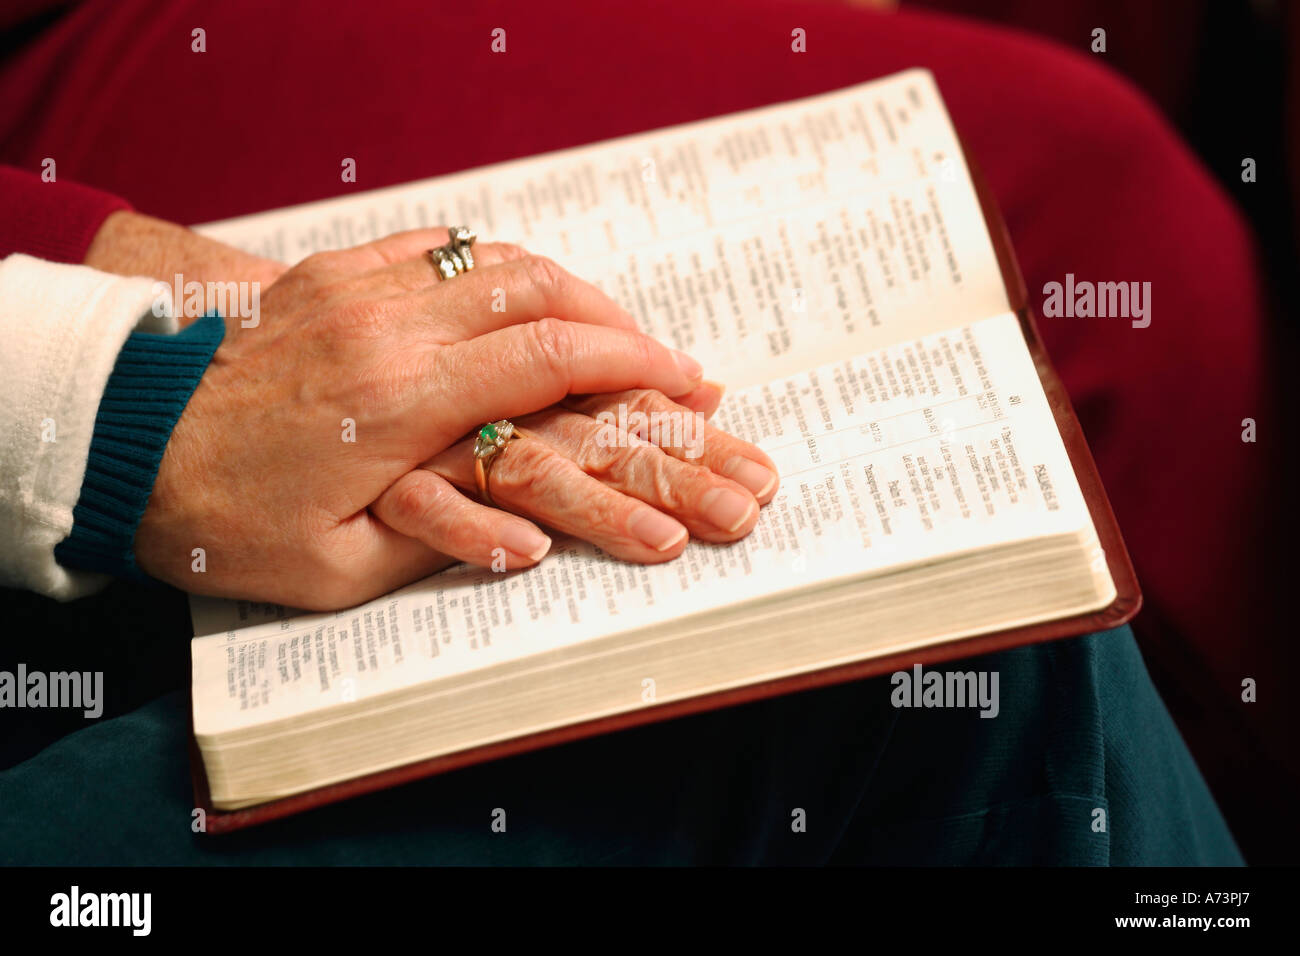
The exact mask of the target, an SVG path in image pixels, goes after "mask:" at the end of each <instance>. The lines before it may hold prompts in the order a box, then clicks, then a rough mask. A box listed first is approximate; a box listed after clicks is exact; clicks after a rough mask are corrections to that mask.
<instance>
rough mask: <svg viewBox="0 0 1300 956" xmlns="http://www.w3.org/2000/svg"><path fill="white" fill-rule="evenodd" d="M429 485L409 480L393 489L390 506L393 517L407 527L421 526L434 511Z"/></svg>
mask: <svg viewBox="0 0 1300 956" xmlns="http://www.w3.org/2000/svg"><path fill="white" fill-rule="evenodd" d="M429 491H430V489H429V483H428V482H424V481H416V480H412V479H408V480H406V481H404V482H402V483H401V485H399V486H398V487H397V488H394V489H393V494H392V497H391V499H390V500H389V506H390V507H391V508H392V509H393V515H394V517H395V518H397V519H398V520H399V521H400V522H402V523H403V524H406V525H414V524H421V523H423V522H424V521H425V519H426V518H427V516H428V515H429V514H430V513H431V511H432V507H431V505H432V501H431V498H432V497H433V496H432V495H431V494H430V493H429Z"/></svg>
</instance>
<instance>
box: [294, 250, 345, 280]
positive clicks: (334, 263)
mask: <svg viewBox="0 0 1300 956" xmlns="http://www.w3.org/2000/svg"><path fill="white" fill-rule="evenodd" d="M342 257H343V253H342V252H340V251H338V250H337V249H326V250H324V251H322V252H313V253H312V254H311V255H309V256H308V257H307V258H305V259H303V260H302V261H301V262H299V263H298V266H297V268H299V269H302V270H304V271H306V272H310V273H314V274H320V273H325V272H333V271H335V270H336V269H338V268H339V266H340V265H341V264H342V263H341V260H342Z"/></svg>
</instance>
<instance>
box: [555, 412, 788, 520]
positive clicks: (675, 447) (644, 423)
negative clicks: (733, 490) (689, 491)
mask: <svg viewBox="0 0 1300 956" xmlns="http://www.w3.org/2000/svg"><path fill="white" fill-rule="evenodd" d="M564 405H565V407H566V408H569V409H572V410H573V411H576V412H582V413H583V414H585V415H590V416H591V417H592V418H594V419H597V420H599V421H603V422H608V423H610V424H612V425H614V426H615V427H616V428H618V429H621V430H624V431H629V432H632V433H634V434H637V435H638V436H639V437H640V438H642V439H645V440H648V441H651V442H653V443H654V444H656V445H658V446H659V447H660V448H662V449H663V451H664V453H665V454H667V455H669V456H671V457H673V458H676V459H679V460H682V461H689V462H694V463H695V464H699V465H704V466H705V467H706V468H708V469H709V470H710V471H712V472H714V473H715V474H719V475H722V476H724V477H726V478H730V479H731V480H732V481H735V482H737V483H738V484H740V485H743V486H744V487H745V489H746V490H747V491H749V493H750V494H752V495H753V496H754V497H755V498H757V499H758V503H759V504H767V503H768V502H769V501H771V500H772V498H773V497H775V495H776V490H777V486H778V484H779V481H780V479H779V476H778V474H777V470H776V465H775V464H773V462H772V459H771V458H769V457H768V456H767V455H766V454H765V453H764V452H763V450H762V449H760V448H759V447H758V446H757V445H754V444H751V443H750V442H747V441H744V440H742V439H740V438H737V437H735V436H734V435H729V434H727V433H726V432H724V431H722V430H721V429H718V428H714V427H713V426H712V425H709V424H707V423H702V422H699V420H698V419H696V418H695V416H694V413H693V412H692V411H691V410H690V409H688V408H686V407H684V406H682V405H679V404H678V403H677V402H675V401H673V400H672V399H670V398H668V397H667V396H665V395H663V394H661V393H659V392H655V391H650V390H644V389H633V390H630V391H625V392H619V393H615V394H602V395H578V396H574V397H572V398H569V399H566V400H565V402H564ZM656 423H657V424H656Z"/></svg>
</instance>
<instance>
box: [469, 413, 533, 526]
mask: <svg viewBox="0 0 1300 956" xmlns="http://www.w3.org/2000/svg"><path fill="white" fill-rule="evenodd" d="M522 437H524V431H523V429H521V428H516V427H515V426H514V425H513V424H512V423H511V422H508V421H506V420H505V419H504V418H503V419H501V421H499V422H488V423H487V424H486V425H484V426H483V427H482V428H480V429H479V430H478V434H477V435H476V436H474V483H475V484H476V485H477V486H478V493H479V496H480V497H481V498H482V499H483V501H484V502H486V503H487V504H489V505H490V504H492V493H491V492H490V491H488V477H489V476H490V474H491V472H492V465H493V463H494V462H495V461H496V459H497V456H498V455H500V454H501V450H502V449H503V448H505V447H506V444H507V443H508V442H509V441H510V440H511V439H513V438H522Z"/></svg>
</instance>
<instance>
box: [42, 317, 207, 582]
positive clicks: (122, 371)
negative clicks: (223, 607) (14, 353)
mask: <svg viewBox="0 0 1300 956" xmlns="http://www.w3.org/2000/svg"><path fill="white" fill-rule="evenodd" d="M225 334H226V324H225V322H224V320H223V319H222V318H221V316H219V315H217V314H215V313H209V314H208V315H205V316H204V317H203V318H202V319H199V320H198V321H197V322H195V323H193V324H192V325H190V326H188V327H187V328H184V329H182V330H181V331H180V332H177V333H176V334H175V335H157V334H154V333H151V332H132V333H131V334H130V335H129V336H128V337H127V340H126V344H125V345H123V346H122V351H121V352H120V353H119V354H118V357H117V363H116V364H115V365H114V366H113V372H112V374H111V375H109V377H108V385H107V386H106V387H105V388H104V397H103V398H102V399H101V400H100V403H99V412H98V413H97V415H96V417H95V430H94V433H93V434H92V435H91V439H90V458H89V460H88V461H87V462H86V477H85V478H84V479H83V480H82V483H81V497H80V498H79V499H78V500H77V506H76V508H74V509H73V512H72V518H73V523H72V533H71V534H70V535H68V537H66V538H64V539H63V540H62V541H60V542H59V543H58V544H57V545H55V547H54V558H55V560H56V561H58V562H59V563H60V564H63V565H66V566H67V567H71V568H81V569H83V570H86V571H102V572H105V573H108V574H113V575H117V576H119V577H129V578H134V579H136V580H144V581H148V580H152V579H151V578H149V577H148V576H147V575H146V574H145V573H144V572H143V571H141V570H140V569H139V567H137V566H136V563H135V553H134V544H135V531H136V528H137V527H138V526H139V524H140V518H141V517H142V516H143V515H144V509H145V506H146V505H147V504H148V503H149V495H150V494H152V493H153V484H154V480H155V479H156V478H157V477H158V466H159V464H161V462H162V456H163V451H164V450H165V449H166V447H167V442H168V441H169V440H170V439H171V434H172V429H173V428H175V427H176V422H177V421H178V420H179V419H180V417H181V412H183V411H184V410H185V406H186V405H187V404H188V403H189V400H190V396H191V395H193V394H194V389H195V388H197V387H198V384H199V379H201V378H202V377H203V373H204V371H206V370H207V367H208V363H209V362H211V361H212V355H213V353H214V352H216V350H217V346H219V345H220V344H221V340H222V338H224V336H225Z"/></svg>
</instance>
